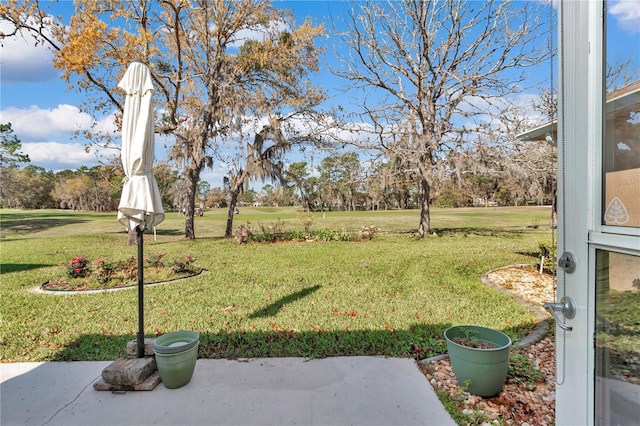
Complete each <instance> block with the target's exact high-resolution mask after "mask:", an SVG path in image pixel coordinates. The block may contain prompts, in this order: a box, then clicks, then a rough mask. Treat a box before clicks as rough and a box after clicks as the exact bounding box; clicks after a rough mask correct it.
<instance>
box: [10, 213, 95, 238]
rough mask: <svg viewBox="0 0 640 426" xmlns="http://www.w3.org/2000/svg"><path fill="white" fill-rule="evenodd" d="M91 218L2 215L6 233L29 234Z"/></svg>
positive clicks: (82, 221) (84, 221) (83, 221)
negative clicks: (27, 217)
mask: <svg viewBox="0 0 640 426" xmlns="http://www.w3.org/2000/svg"><path fill="white" fill-rule="evenodd" d="M87 222H89V220H84V219H70V218H67V219H61V218H58V219H46V218H29V219H16V220H7V218H6V215H2V231H3V233H4V234H6V233H11V232H13V233H16V234H27V233H30V232H40V231H45V230H47V229H52V228H56V227H60V226H65V225H75V224H78V223H87Z"/></svg>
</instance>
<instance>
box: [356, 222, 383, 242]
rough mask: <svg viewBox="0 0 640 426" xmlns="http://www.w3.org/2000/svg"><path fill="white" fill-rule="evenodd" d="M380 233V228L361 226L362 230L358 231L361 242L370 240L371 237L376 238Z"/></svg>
mask: <svg viewBox="0 0 640 426" xmlns="http://www.w3.org/2000/svg"><path fill="white" fill-rule="evenodd" d="M378 232H380V228H378V227H376V226H373V225H372V226H363V227H362V229H361V230H360V233H359V234H360V238H362V239H363V240H369V241H370V240H372V239H373V237H375V236H376V234H377V233H378Z"/></svg>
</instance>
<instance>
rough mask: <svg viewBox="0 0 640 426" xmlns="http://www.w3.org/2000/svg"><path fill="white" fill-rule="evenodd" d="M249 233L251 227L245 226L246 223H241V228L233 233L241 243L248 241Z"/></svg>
mask: <svg viewBox="0 0 640 426" xmlns="http://www.w3.org/2000/svg"><path fill="white" fill-rule="evenodd" d="M249 234H250V232H249V228H247V227H245V226H244V225H240V228H238V229H236V231H235V232H234V233H233V235H235V237H236V239H237V240H238V243H239V244H242V243H246V242H247V239H248V238H249Z"/></svg>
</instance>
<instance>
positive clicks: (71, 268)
mask: <svg viewBox="0 0 640 426" xmlns="http://www.w3.org/2000/svg"><path fill="white" fill-rule="evenodd" d="M66 267H67V275H68V276H69V277H70V278H84V277H86V276H87V275H88V274H89V272H91V271H90V270H89V261H88V260H87V259H86V258H84V257H82V256H78V257H74V258H72V259H71V260H69V262H67V264H66Z"/></svg>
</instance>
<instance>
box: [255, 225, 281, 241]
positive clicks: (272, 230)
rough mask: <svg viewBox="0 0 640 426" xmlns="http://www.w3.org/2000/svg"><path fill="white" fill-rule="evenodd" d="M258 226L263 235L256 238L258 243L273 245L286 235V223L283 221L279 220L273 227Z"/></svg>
mask: <svg viewBox="0 0 640 426" xmlns="http://www.w3.org/2000/svg"><path fill="white" fill-rule="evenodd" d="M258 226H259V227H260V230H261V231H262V235H258V236H256V237H255V239H256V241H261V242H265V243H272V242H274V241H276V240H277V239H278V238H280V237H282V235H284V222H283V221H281V220H278V222H276V223H272V224H271V225H263V224H262V223H258Z"/></svg>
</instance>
